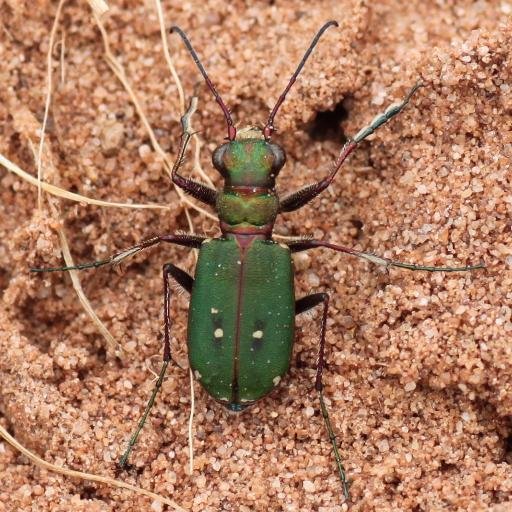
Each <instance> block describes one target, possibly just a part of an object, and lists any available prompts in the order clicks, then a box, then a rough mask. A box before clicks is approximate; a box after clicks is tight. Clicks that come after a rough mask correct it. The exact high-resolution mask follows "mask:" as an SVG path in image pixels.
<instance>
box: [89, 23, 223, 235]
mask: <svg viewBox="0 0 512 512" xmlns="http://www.w3.org/2000/svg"><path fill="white" fill-rule="evenodd" d="M95 20H96V23H97V25H98V28H99V29H100V32H101V36H102V38H103V44H104V47H105V60H106V62H107V64H108V65H109V66H110V69H111V70H112V72H113V73H114V74H115V75H116V77H117V78H118V80H119V81H120V82H121V83H122V85H123V87H124V88H125V89H126V92H127V93H128V95H129V96H130V99H131V100H132V103H133V105H134V106H135V109H136V110H137V113H138V114H139V117H140V119H141V121H142V124H143V125H144V128H145V129H146V131H147V133H148V136H149V139H150V141H151V145H152V146H153V149H154V150H155V151H156V153H157V154H158V155H159V156H160V158H161V159H162V161H163V162H164V164H165V169H166V171H167V174H168V175H169V177H171V169H172V162H171V161H170V159H169V157H168V156H167V154H166V153H165V151H164V150H163V149H162V147H161V146H160V144H159V143H158V140H157V138H156V136H155V133H154V131H153V128H152V127H151V125H150V123H149V121H148V118H147V117H146V114H145V113H144V110H143V109H142V107H141V105H140V102H139V100H138V98H137V96H136V95H135V92H134V91H133V89H132V87H131V85H130V83H129V82H128V80H127V78H126V75H125V72H124V69H123V66H122V65H121V64H120V63H119V61H118V60H117V59H116V57H115V56H114V54H113V53H112V52H111V50H110V44H109V41H108V34H107V31H106V30H105V27H104V25H103V23H102V22H101V20H100V19H99V18H98V17H97V16H95ZM176 191H177V193H178V196H179V198H180V201H181V202H182V203H185V204H186V205H187V206H190V208H193V209H194V210H197V211H198V212H199V213H201V214H202V215H204V216H205V217H209V218H211V219H213V220H215V221H216V220H217V217H216V216H215V215H212V214H211V213H209V212H207V211H206V210H205V209H204V208H201V207H200V206H197V205H196V204H194V203H193V202H192V201H190V199H188V198H187V197H186V196H185V193H184V192H183V191H182V190H181V189H180V188H178V187H176ZM185 214H186V216H187V220H188V224H189V227H190V230H191V232H193V224H192V219H191V218H190V215H189V212H188V210H187V209H186V208H185Z"/></svg>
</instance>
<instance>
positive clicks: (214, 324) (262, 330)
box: [32, 21, 483, 499]
mask: <svg viewBox="0 0 512 512" xmlns="http://www.w3.org/2000/svg"><path fill="white" fill-rule="evenodd" d="M332 26H338V23H337V22H336V21H329V22H327V23H325V25H323V26H322V28H321V29H320V30H319V31H318V33H317V34H316V36H315V37H314V39H313V41H312V42H311V44H310V46H309V47H308V49H307V51H306V53H305V54H304V56H303V58H302V60H301V61H300V63H299V65H298V67H297V69H296V70H295V72H294V73H293V75H292V77H291V78H290V80H289V82H288V85H287V86H286V88H285V89H284V91H283V93H282V94H281V96H280V97H279V98H278V100H277V103H276V105H275V106H274V108H273V109H272V111H271V112H270V115H269V117H268V120H267V123H266V124H265V126H264V127H263V129H260V128H257V127H254V126H249V127H246V128H243V129H241V130H239V131H237V129H236V128H235V125H234V124H233V120H232V118H231V114H230V111H229V109H228V108H227V106H226V104H225V103H224V101H223V100H222V98H221V96H220V95H219V93H218V92H217V90H216V88H215V86H214V84H213V83H212V81H211V80H210V78H209V77H208V75H207V74H206V71H205V69H204V67H203V65H202V64H201V62H200V61H199V58H198V56H197V54H196V52H195V51H194V49H193V47H192V45H191V43H190V41H189V40H188V38H187V36H186V35H185V33H184V32H183V31H182V30H181V29H180V28H179V27H176V26H174V27H172V28H171V32H174V33H177V34H178V35H179V36H180V37H181V39H182V40H183V42H184V44H185V46H186V47H187V50H188V52H189V53H190V55H191V56H192V58H193V59H194V62H195V63H196V65H197V67H198V69H199V71H200V73H201V74H202V76H203V78H204V80H205V82H206V84H207V86H208V88H209V89H210V91H211V92H212V93H213V96H214V97H215V100H216V102H217V103H218V104H219V106H220V108H221V110H222V112H223V114H224V118H225V120H226V123H227V139H226V140H227V142H225V143H224V144H222V145H221V146H219V147H218V148H217V149H216V150H215V151H214V152H213V156H212V162H213V166H214V167H215V168H216V169H217V171H219V172H220V174H221V175H222V178H223V179H224V187H223V188H222V189H221V190H215V189H212V188H210V187H208V186H207V185H205V184H203V183H200V182H197V181H194V180H192V179H190V178H186V177H184V176H182V175H181V174H180V168H181V167H182V165H183V162H184V155H185V152H186V149H187V145H188V143H189V141H190V138H191V136H192V132H191V129H190V116H191V115H192V110H191V109H189V111H188V112H186V113H185V115H184V116H183V117H182V120H181V123H182V127H183V134H182V136H181V144H180V147H179V150H178V158H177V160H176V163H175V164H174V167H173V169H172V181H173V183H174V184H175V185H177V186H178V187H180V188H182V189H183V190H184V191H185V192H187V193H188V194H190V195H191V196H193V197H195V198H196V199H197V200H199V201H201V202H203V203H206V204H208V205H210V206H211V207H213V208H214V209H215V211H216V212H217V215H218V217H219V221H220V230H221V232H222V235H221V236H220V237H219V238H206V237H204V236H197V235H192V234H167V235H160V236H155V237H153V238H150V239H148V240H145V241H142V242H140V243H138V244H137V245H134V246H133V247H130V248H128V249H125V250H123V251H120V252H118V253H116V254H114V255H113V256H111V257H109V258H108V259H104V260H98V261H94V262H91V263H85V264H80V265H75V266H67V267H58V268H37V269H32V271H34V272H53V271H64V270H75V269H76V270H81V269H86V268H93V267H101V266H103V265H117V264H119V263H120V262H121V261H123V260H125V259H126V258H128V257H130V256H132V255H134V254H136V253H138V252H140V251H143V250H144V249H147V248H148V247H151V246H154V245H157V244H159V243H161V242H166V243H171V244H177V245H180V246H184V247H188V248H194V249H199V258H198V261H197V265H196V269H195V276H194V277H192V276H191V275H189V274H188V273H187V272H185V271H183V270H181V269H180V268H178V267H177V266H175V265H173V264H172V263H167V264H165V265H164V266H163V281H164V308H163V316H164V327H165V330H164V347H163V364H162V368H161V370H160V374H159V376H158V380H157V382H156V384H155V387H154V389H153V392H152V394H151V397H150V399H149V402H148V404H147V406H146V409H145V411H144V414H143V416H142V418H141V419H140V421H139V423H138V425H137V428H136V430H135V432H134V433H133V435H132V436H131V438H130V441H129V443H128V447H127V449H126V451H125V452H124V455H123V456H122V458H121V460H120V466H121V467H123V466H125V465H126V463H127V460H128V457H129V455H130V452H131V450H132V448H133V446H134V445H135V443H136V440H137V438H138V436H139V433H140V431H141V430H142V427H143V425H144V423H145V421H146V419H147V417H148V414H149V412H150V409H151V407H152V405H153V403H154V401H155V397H156V395H157V392H158V390H159V389H160V387H161V386H162V382H163V379H164V375H165V372H166V370H167V366H168V365H169V363H170V361H171V347H170V337H171V334H170V332H171V318H170V314H169V308H170V303H171V295H172V287H171V284H170V279H173V280H174V281H176V282H177V283H178V284H179V285H180V286H181V287H182V288H183V289H185V290H186V291H187V292H189V293H190V296H191V298H190V308H189V314H188V335H187V339H188V357H189V362H190V366H191V368H192V369H193V371H194V375H195V377H196V379H197V380H199V382H200V383H201V384H202V386H203V387H204V389H205V390H206V391H207V393H208V394H209V395H211V396H212V397H213V398H214V399H215V400H216V401H218V402H220V403H221V404H222V405H224V406H225V407H227V409H229V410H230V411H236V412H239V411H242V410H244V409H245V408H246V407H248V406H249V405H251V404H254V403H255V402H256V401H258V400H260V399H261V398H262V397H264V396H265V395H267V394H268V393H270V392H271V391H272V390H273V389H274V388H275V387H276V386H277V385H278V384H279V382H280V381H281V379H282V378H283V376H284V375H285V374H286V373H287V371H288V369H289V366H290V359H291V354H292V348H293V341H294V326H295V316H297V315H300V314H301V313H304V312H305V311H308V310H310V309H312V308H314V307H316V306H319V305H321V307H322V322H321V327H320V333H319V344H318V359H317V363H316V378H315V390H316V391H317V393H318V398H319V402H320V409H321V412H322V416H323V419H324V422H325V426H326V429H327V433H328V435H329V440H330V442H331V444H332V450H333V453H334V459H335V463H336V468H337V471H338V474H339V478H340V480H341V486H342V489H343V494H344V495H345V498H347V499H348V496H349V482H348V481H347V478H346V475H345V468H344V467H343V463H342V460H341V456H340V453H339V449H338V443H337V441H336V436H335V435H334V430H333V428H332V425H331V422H330V419H329V414H328V410H327V406H326V403H325V400H324V396H323V392H322V389H323V384H322V376H323V369H324V366H325V332H326V323H327V315H328V309H329V294H328V293H326V292H321V293H313V294H311V295H306V296H305V297H301V298H300V299H295V294H294V282H293V277H294V274H293V267H292V258H291V254H292V253H296V252H300V251H307V250H309V249H314V248H316V247H324V248H327V249H332V250H334V251H338V252H342V253H346V254H350V255H353V256H357V257H359V258H363V259H365V260H368V261H370V262H372V263H375V264H378V265H383V266H384V267H400V268H405V269H409V270H426V271H429V272H440V271H443V272H454V271H467V270H473V269H477V268H483V265H481V264H480V265H474V266H466V267H435V266H423V265H413V264H409V263H401V262H399V261H393V260H390V259H388V258H384V257H381V256H377V255H375V254H371V253H367V252H361V251H357V250H354V249H351V248H349V247H343V246H341V245H337V244H333V243H331V242H328V241H326V240H314V239H310V238H298V239H295V240H291V241H287V242H284V243H278V242H276V241H274V240H273V238H272V232H273V227H274V222H275V220H276V217H277V215H278V214H280V213H283V212H292V211H294V210H297V209H299V208H302V207H303V206H305V205H306V204H307V203H309V202H310V201H312V200H313V199H314V198H315V197H316V196H317V195H319V194H320V193H321V192H322V191H324V190H325V189H326V188H327V187H328V186H329V185H330V184H331V182H332V181H333V180H334V178H335V176H336V174H337V172H338V170H339V169H340V167H341V166H342V164H343V162H344V161H345V160H346V158H347V157H348V156H349V155H350V153H352V151H354V149H355V148H356V147H357V146H358V144H359V143H360V142H361V141H363V140H364V139H366V138H367V137H368V136H369V135H371V134H372V133H373V132H374V131H375V130H377V129H378V128H379V127H380V126H382V125H383V124H384V123H386V122H387V121H389V120H390V119H391V118H392V117H394V116H396V115H397V114H399V113H400V112H401V111H402V110H403V109H404V108H405V106H406V105H407V103H408V102H409V100H410V98H411V96H412V95H413V94H414V92H415V91H416V90H417V89H418V87H420V85H421V84H416V85H415V86H414V87H413V88H412V89H411V90H410V91H409V93H408V94H407V95H406V96H405V98H404V99H403V101H401V102H400V103H397V104H394V105H392V106H390V107H389V108H388V109H387V110H385V111H384V113H382V114H379V115H378V116H377V117H375V119H374V120H373V121H372V122H371V123H370V124H369V125H368V126H366V127H364V128H363V129H361V130H360V131H359V133H358V134H357V135H356V136H355V137H353V138H351V139H349V140H347V142H346V143H345V145H344V146H343V148H342V149H341V152H340V154H339V155H338V157H337V158H336V160H335V161H334V164H333V166H332V170H331V171H330V173H329V174H328V175H327V176H325V177H324V178H322V179H321V180H319V181H317V182H316V183H313V184H312V185H309V186H306V187H304V188H301V189H300V190H297V191H296V192H293V193H291V194H289V195H286V196H285V197H284V198H280V197H278V195H277V193H276V190H275V181H276V177H277V175H278V174H279V172H280V170H281V169H282V168H283V166H284V164H285V162H286V154H285V152H284V150H283V148H281V146H279V145H278V144H275V143H273V142H271V138H272V135H273V133H274V131H275V128H274V118H275V116H276V113H277V111H278V110H279V108H280V106H281V105H282V103H283V101H284V99H285V97H286V95H287V93H288V91H289V90H290V88H291V87H292V85H293V83H294V82H295V80H296V78H297V76H298V75H299V73H300V71H301V70H302V68H303V66H304V64H305V62H306V60H307V59H308V57H309V56H310V54H311V52H312V51H313V49H314V48H315V46H316V45H317V43H318V41H319V39H320V38H321V37H322V35H323V33H324V32H325V31H326V30H327V29H328V28H329V27H332Z"/></svg>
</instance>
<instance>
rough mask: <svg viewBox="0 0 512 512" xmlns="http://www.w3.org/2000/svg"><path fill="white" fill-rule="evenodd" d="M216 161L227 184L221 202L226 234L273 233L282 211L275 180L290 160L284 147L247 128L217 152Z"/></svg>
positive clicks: (219, 204)
mask: <svg viewBox="0 0 512 512" xmlns="http://www.w3.org/2000/svg"><path fill="white" fill-rule="evenodd" d="M212 160H213V165H214V166H215V168H216V169H217V170H218V171H219V172H220V173H221V174H222V176H223V177H224V181H225V184H224V188H223V190H222V191H221V192H220V193H219V195H218V199H217V212H218V215H219V220H220V221H221V227H222V228H223V231H225V232H226V231H227V232H246V231H256V232H260V231H262V232H270V231H271V230H272V226H273V224H274V220H275V218H276V215H277V211H278V199H277V195H276V193H275V191H274V186H275V179H276V176H277V174H278V173H279V171H280V170H281V168H282V167H283V165H284V163H285V160H286V158H285V155H284V152H283V150H282V149H281V147H280V146H278V145H277V144H273V143H271V142H269V141H267V140H265V139H264V138H263V135H262V134H261V130H258V129H257V128H246V129H242V130H240V131H239V133H238V137H237V139H236V140H233V141H229V142H226V143H225V144H223V145H222V146H220V147H219V148H217V149H216V150H215V152H214V153H213V158H212Z"/></svg>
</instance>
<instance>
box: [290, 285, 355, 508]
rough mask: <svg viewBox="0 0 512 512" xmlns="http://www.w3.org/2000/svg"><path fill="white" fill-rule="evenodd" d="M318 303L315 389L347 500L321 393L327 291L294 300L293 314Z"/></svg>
mask: <svg viewBox="0 0 512 512" xmlns="http://www.w3.org/2000/svg"><path fill="white" fill-rule="evenodd" d="M320 303H323V305H324V309H323V314H322V326H321V329H320V344H319V347H318V359H317V363H316V378H315V389H316V391H317V392H318V398H319V400H320V409H321V410H322V416H323V418H324V422H325V427H326V428H327V433H328V434H329V440H330V441H331V444H332V450H333V453H334V459H335V461H336V467H337V468H338V474H339V477H340V480H341V485H342V487H343V494H344V495H345V498H346V499H347V500H348V499H349V492H348V489H349V482H348V481H347V476H346V473H345V468H344V466H343V462H342V460H341V456H340V452H339V449H338V443H337V442H336V436H335V435H334V430H333V428H332V424H331V420H330V419H329V412H328V410H327V405H326V404H325V400H324V395H323V382H322V375H323V370H324V366H325V331H326V325H327V313H328V309H329V295H328V294H327V293H313V294H312V295H306V297H302V298H301V299H299V300H297V301H296V302H295V314H296V315H300V314H301V313H304V312H305V311H308V310H310V309H312V308H314V307H315V306H318V305H319V304H320Z"/></svg>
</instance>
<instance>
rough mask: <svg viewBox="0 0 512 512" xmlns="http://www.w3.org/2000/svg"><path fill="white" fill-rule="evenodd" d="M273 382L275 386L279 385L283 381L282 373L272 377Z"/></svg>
mask: <svg viewBox="0 0 512 512" xmlns="http://www.w3.org/2000/svg"><path fill="white" fill-rule="evenodd" d="M272 382H273V383H274V386H277V385H278V384H279V383H280V382H281V375H276V376H275V377H274V378H273V379H272Z"/></svg>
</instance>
